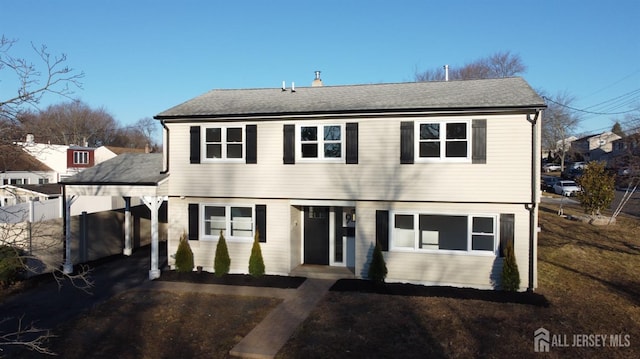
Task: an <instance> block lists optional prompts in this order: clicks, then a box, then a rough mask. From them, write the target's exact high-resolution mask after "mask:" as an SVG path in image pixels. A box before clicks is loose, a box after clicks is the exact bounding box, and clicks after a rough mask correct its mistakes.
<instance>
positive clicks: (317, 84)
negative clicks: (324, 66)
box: [311, 71, 322, 87]
mask: <svg viewBox="0 0 640 359" xmlns="http://www.w3.org/2000/svg"><path fill="white" fill-rule="evenodd" d="M315 74H316V78H315V79H314V80H313V82H312V83H311V87H321V86H322V80H321V79H320V71H315Z"/></svg>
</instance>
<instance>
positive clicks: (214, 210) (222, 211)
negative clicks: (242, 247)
mask: <svg viewBox="0 0 640 359" xmlns="http://www.w3.org/2000/svg"><path fill="white" fill-rule="evenodd" d="M203 207H204V208H203V211H202V213H203V214H204V218H203V219H202V223H203V225H204V230H203V232H202V233H204V238H205V239H206V238H209V239H214V240H217V239H218V238H219V237H220V231H222V234H223V235H224V236H225V238H227V239H230V240H234V239H240V240H242V239H246V240H251V239H253V235H254V220H253V218H254V213H253V207H252V206H222V205H203Z"/></svg>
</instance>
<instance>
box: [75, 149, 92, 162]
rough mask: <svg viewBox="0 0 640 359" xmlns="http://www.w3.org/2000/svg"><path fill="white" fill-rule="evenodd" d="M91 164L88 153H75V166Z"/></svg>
mask: <svg viewBox="0 0 640 359" xmlns="http://www.w3.org/2000/svg"><path fill="white" fill-rule="evenodd" d="M88 163H89V152H88V151H74V152H73V164H74V165H86V164H88Z"/></svg>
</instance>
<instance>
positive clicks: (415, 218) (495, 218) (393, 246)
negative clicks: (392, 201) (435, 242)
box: [388, 211, 500, 256]
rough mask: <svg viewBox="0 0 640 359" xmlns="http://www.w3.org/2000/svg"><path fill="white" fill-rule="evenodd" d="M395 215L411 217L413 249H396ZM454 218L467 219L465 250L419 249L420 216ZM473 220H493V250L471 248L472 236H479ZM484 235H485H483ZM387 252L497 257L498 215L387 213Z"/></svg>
mask: <svg viewBox="0 0 640 359" xmlns="http://www.w3.org/2000/svg"><path fill="white" fill-rule="evenodd" d="M396 215H411V216H413V228H414V240H413V248H409V247H396V243H395V242H396V238H395V235H394V230H395V228H396V227H395V225H396ZM421 215H429V216H454V217H461V216H464V217H466V218H467V241H466V242H467V249H466V250H455V249H423V248H419V246H418V242H419V241H420V233H419V230H418V229H419V228H420V216H421ZM473 218H492V219H493V250H491V251H487V250H480V249H476V250H474V249H472V248H473V235H474V234H479V232H474V231H473ZM485 234H486V233H485ZM388 236H389V251H391V252H404V253H437V254H456V255H478V256H497V255H499V253H498V251H499V247H500V215H499V214H495V213H477V212H474V213H448V212H447V213H435V212H421V211H389V226H388Z"/></svg>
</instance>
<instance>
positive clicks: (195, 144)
mask: <svg viewBox="0 0 640 359" xmlns="http://www.w3.org/2000/svg"><path fill="white" fill-rule="evenodd" d="M189 134H190V141H191V148H190V152H189V153H190V156H189V161H190V163H200V126H191V128H190V129H189Z"/></svg>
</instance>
